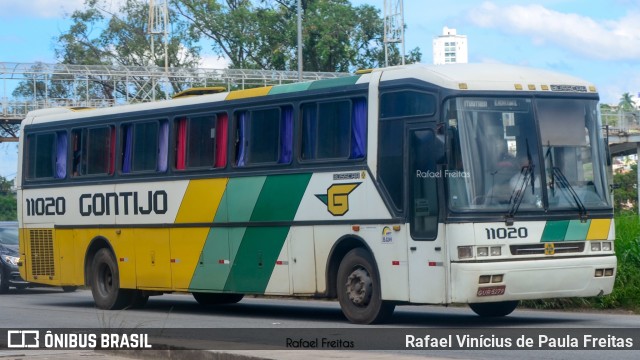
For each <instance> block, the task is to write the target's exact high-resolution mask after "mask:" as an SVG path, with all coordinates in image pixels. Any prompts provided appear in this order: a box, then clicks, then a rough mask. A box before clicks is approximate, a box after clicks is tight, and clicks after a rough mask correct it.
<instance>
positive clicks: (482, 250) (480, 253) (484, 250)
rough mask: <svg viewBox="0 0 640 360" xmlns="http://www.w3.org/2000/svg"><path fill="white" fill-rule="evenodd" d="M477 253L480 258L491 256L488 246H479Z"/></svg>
mask: <svg viewBox="0 0 640 360" xmlns="http://www.w3.org/2000/svg"><path fill="white" fill-rule="evenodd" d="M477 251H478V257H480V256H489V248H488V247H486V246H479V247H478V250H477Z"/></svg>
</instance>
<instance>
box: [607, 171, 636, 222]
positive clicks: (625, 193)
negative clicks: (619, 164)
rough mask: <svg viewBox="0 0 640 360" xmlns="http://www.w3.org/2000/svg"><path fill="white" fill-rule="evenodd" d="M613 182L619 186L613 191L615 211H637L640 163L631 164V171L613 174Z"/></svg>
mask: <svg viewBox="0 0 640 360" xmlns="http://www.w3.org/2000/svg"><path fill="white" fill-rule="evenodd" d="M613 183H614V184H616V185H617V186H618V188H617V189H615V190H614V191H613V199H614V209H615V212H616V213H625V212H634V211H636V210H637V209H638V164H635V165H631V171H629V172H626V173H622V174H615V175H613ZM629 204H630V206H629Z"/></svg>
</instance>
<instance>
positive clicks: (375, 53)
mask: <svg viewBox="0 0 640 360" xmlns="http://www.w3.org/2000/svg"><path fill="white" fill-rule="evenodd" d="M301 3H302V10H303V14H304V16H303V24H302V31H303V35H302V37H303V49H304V50H303V59H302V60H303V70H305V71H329V72H334V71H340V72H348V71H353V70H356V69H358V68H370V67H378V66H381V65H382V64H383V63H384V47H383V46H382V45H383V43H382V41H383V40H382V39H383V32H384V25H383V21H382V18H381V17H380V11H379V10H377V9H375V8H374V7H372V6H370V5H361V6H358V7H353V6H352V5H351V3H350V2H349V1H347V0H303V1H302V2H301ZM174 4H175V6H176V8H177V11H178V12H179V13H180V14H182V16H184V17H185V19H187V20H188V21H190V22H191V29H192V32H193V33H198V34H202V36H204V37H205V38H208V39H210V40H211V41H212V42H213V45H212V48H213V50H214V51H216V52H217V53H218V54H220V55H222V56H225V57H227V58H228V59H229V60H230V67H231V68H253V69H277V70H297V67H298V65H297V64H298V59H297V0H261V1H251V0H235V1H231V0H229V1H225V2H222V1H212V0H175V1H174ZM392 56H394V57H395V58H394V59H398V58H399V54H398V52H395V53H393V54H392ZM420 57H421V54H420V50H419V49H418V48H416V49H414V50H411V52H410V56H409V62H414V61H419V60H420Z"/></svg>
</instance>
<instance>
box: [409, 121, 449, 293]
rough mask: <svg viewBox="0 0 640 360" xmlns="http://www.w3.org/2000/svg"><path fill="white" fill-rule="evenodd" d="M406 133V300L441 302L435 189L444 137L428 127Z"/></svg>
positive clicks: (439, 178) (440, 172)
mask: <svg viewBox="0 0 640 360" xmlns="http://www.w3.org/2000/svg"><path fill="white" fill-rule="evenodd" d="M406 134H407V141H406V144H407V145H406V149H405V154H407V159H406V163H405V165H406V171H407V172H406V189H407V191H406V196H407V201H406V204H407V209H406V213H407V216H408V217H409V233H410V238H409V241H408V246H409V249H408V251H409V254H408V258H409V298H410V301H411V302H421V303H442V302H443V301H444V299H445V284H446V282H445V279H446V268H445V255H446V254H445V252H446V247H445V246H444V234H443V232H444V226H442V225H440V224H439V222H438V215H439V208H440V206H439V203H440V201H439V196H438V192H439V191H438V189H442V184H441V183H442V179H443V178H444V177H445V176H446V173H445V172H444V171H443V170H442V169H440V168H439V167H438V163H440V162H441V159H442V158H443V157H444V137H443V136H441V134H439V133H438V131H437V128H436V126H435V125H431V124H430V125H427V126H424V124H423V125H420V126H419V127H409V128H408V131H407V132H406Z"/></svg>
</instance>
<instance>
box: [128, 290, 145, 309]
mask: <svg viewBox="0 0 640 360" xmlns="http://www.w3.org/2000/svg"><path fill="white" fill-rule="evenodd" d="M147 301H149V295H148V294H146V293H145V292H144V291H142V290H134V291H133V295H132V296H131V304H129V306H128V307H127V308H128V309H142V308H143V307H144V306H145V305H147Z"/></svg>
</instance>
